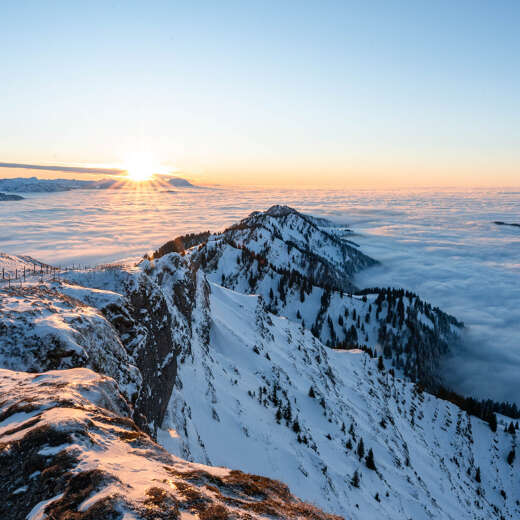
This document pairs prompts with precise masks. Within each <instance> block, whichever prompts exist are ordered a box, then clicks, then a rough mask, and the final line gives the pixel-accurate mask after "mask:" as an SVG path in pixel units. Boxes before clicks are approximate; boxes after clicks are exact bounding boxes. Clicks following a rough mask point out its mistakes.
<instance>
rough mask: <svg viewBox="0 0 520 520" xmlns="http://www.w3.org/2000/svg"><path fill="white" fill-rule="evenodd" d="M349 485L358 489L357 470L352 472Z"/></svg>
mask: <svg viewBox="0 0 520 520" xmlns="http://www.w3.org/2000/svg"><path fill="white" fill-rule="evenodd" d="M350 483H351V484H352V485H353V486H354V487H356V488H358V487H359V473H358V470H357V469H356V471H354V475H352V479H351V480H350Z"/></svg>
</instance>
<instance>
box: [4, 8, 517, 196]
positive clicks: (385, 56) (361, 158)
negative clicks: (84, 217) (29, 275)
mask: <svg viewBox="0 0 520 520" xmlns="http://www.w3.org/2000/svg"><path fill="white" fill-rule="evenodd" d="M1 20H2V26H1V31H0V63H1V71H2V76H1V81H0V114H1V125H0V161H5V162H23V163H37V164H53V163H59V164H74V165H76V164H88V165H91V164H102V165H109V166H111V165H114V166H119V165H121V164H123V165H124V164H125V161H126V160H127V157H129V156H130V157H131V155H132V153H134V152H135V151H136V150H138V151H141V150H142V151H143V153H145V154H147V156H151V157H153V158H154V161H156V162H157V163H161V164H163V165H167V166H168V167H171V168H173V167H175V168H178V169H179V170H180V171H181V172H184V173H186V174H187V175H189V176H194V177H196V178H200V179H202V180H210V181H214V182H238V183H248V182H251V183H255V184H257V183H258V182H265V183H285V184H291V183H293V182H294V181H295V179H300V180H302V182H303V184H306V185H307V184H309V185H319V184H320V183H321V182H324V183H326V184H329V185H330V184H338V185H342V186H345V185H356V186H360V185H370V186H373V185H396V186H399V185H442V184H456V185H492V184H502V185H518V184H520V101H519V98H520V35H519V32H520V29H519V28H520V2H518V1H500V0H497V1H491V0H489V1H465V0H452V1H411V0H410V1H407V2H405V1H391V0H387V1H368V0H367V1H359V2H349V1H346V0H345V1H342V2H332V1H313V2H310V1H309V2H303V1H301V2H297V1H294V2H291V1H277V2H265V1H264V2H247V1H243V2H228V1H219V2H217V1H212V2H185V1H183V2H173V1H172V2H153V1H151V2H144V1H143V2H110V1H108V0H107V1H103V2H94V1H88V2H52V1H34V2H29V1H6V0H4V1H3V2H2V4H1ZM20 172H21V170H18V171H13V172H10V174H13V175H14V174H16V175H20ZM4 174H9V172H7V171H5V170H0V176H4Z"/></svg>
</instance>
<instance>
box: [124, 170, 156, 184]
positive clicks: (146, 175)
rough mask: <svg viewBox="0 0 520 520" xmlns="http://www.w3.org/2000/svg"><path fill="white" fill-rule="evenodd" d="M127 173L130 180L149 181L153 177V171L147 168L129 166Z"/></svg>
mask: <svg viewBox="0 0 520 520" xmlns="http://www.w3.org/2000/svg"><path fill="white" fill-rule="evenodd" d="M127 175H128V178H129V179H130V180H131V181H134V182H143V181H149V180H150V179H151V178H152V177H153V172H152V171H151V170H150V169H149V168H148V169H146V168H144V169H143V168H129V169H128V170H127Z"/></svg>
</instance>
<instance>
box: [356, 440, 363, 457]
mask: <svg viewBox="0 0 520 520" xmlns="http://www.w3.org/2000/svg"><path fill="white" fill-rule="evenodd" d="M357 455H358V457H359V460H361V459H362V458H363V456H364V455H365V445H364V443H363V438H361V439H359V443H358V447H357Z"/></svg>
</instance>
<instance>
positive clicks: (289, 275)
mask: <svg viewBox="0 0 520 520" xmlns="http://www.w3.org/2000/svg"><path fill="white" fill-rule="evenodd" d="M351 235H352V232H351V230H350V229H349V228H348V227H347V226H345V225H337V224H334V223H332V222H329V221H327V220H325V219H317V218H315V217H313V216H310V215H305V214H302V213H300V212H299V211H296V210H295V209H293V208H290V207H287V206H273V207H272V208H270V209H268V210H267V211H263V212H254V213H252V214H251V215H249V216H248V217H246V218H245V219H243V220H241V221H240V222H238V223H237V224H235V225H233V226H231V227H229V228H227V229H225V230H224V231H222V232H219V233H211V232H209V231H204V232H201V233H195V234H190V235H185V236H182V237H177V238H176V239H174V240H172V241H170V242H167V243H166V244H164V245H163V246H162V247H161V248H159V249H158V250H157V251H156V252H155V253H154V254H153V255H150V256H146V257H145V258H143V260H142V261H141V262H140V263H139V264H138V265H134V266H108V267H100V268H97V269H89V270H70V271H65V272H62V273H60V275H59V276H58V277H55V276H53V277H52V278H51V277H48V278H47V281H44V282H43V283H42V282H41V279H42V278H44V276H43V275H42V274H40V275H39V276H38V273H37V271H38V265H36V266H35V262H36V261H35V260H34V259H32V258H30V257H14V256H9V255H2V256H0V266H1V265H5V266H7V267H8V268H9V269H10V270H11V271H12V269H13V268H14V269H18V270H20V268H23V267H24V266H25V267H26V269H28V270H29V271H30V269H31V267H32V270H33V272H34V271H36V273H37V274H36V276H35V277H34V278H35V280H34V281H33V282H31V281H30V280H29V281H28V282H27V283H26V284H25V285H22V284H19V283H14V284H11V287H10V288H9V287H5V284H4V288H3V289H1V288H0V369H1V370H0V392H1V393H2V395H3V396H4V397H3V398H2V399H0V448H1V449H0V492H1V493H2V501H0V516H2V515H3V517H5V518H13V519H20V520H21V519H24V518H31V519H35V518H41V519H43V518H114V519H115V518H117V519H123V518H125V519H126V518H132V519H139V520H149V519H151V518H154V519H155V518H158V519H167V518H168V519H170V518H171V519H176V520H177V519H178V520H182V519H188V518H199V519H202V520H210V519H222V520H226V519H235V518H237V519H238V518H243V519H246V518H249V519H254V520H257V519H267V518H270V519H280V520H281V519H294V520H296V519H308V520H311V519H313V520H321V519H327V520H332V519H333V518H334V519H335V520H337V519H338V518H339V517H334V516H332V515H327V514H325V513H322V512H321V511H320V510H318V509H317V508H316V507H314V506H311V505H309V504H305V503H303V502H300V501H299V500H297V499H296V498H295V497H294V496H293V495H291V494H290V492H289V490H288V488H287V487H286V485H288V486H289V487H290V489H291V492H292V493H294V494H295V495H297V496H299V497H301V498H303V499H304V500H307V501H309V502H311V503H312V504H315V506H317V507H319V508H322V509H323V510H326V511H331V512H333V513H334V514H336V515H342V517H344V518H345V519H349V520H350V519H353V520H371V519H375V518H382V519H388V520H394V519H395V520H402V519H409V518H413V519H438V520H444V519H448V520H459V519H463V520H470V519H471V520H475V519H488V518H492V519H496V520H501V519H507V520H514V519H518V518H520V486H519V479H518V475H519V474H520V457H517V456H516V449H517V438H518V435H520V430H519V427H518V422H517V421H518V418H519V417H520V413H519V412H518V409H517V408H516V406H509V407H508V406H507V405H505V404H502V405H501V404H498V403H492V402H491V401H483V402H478V401H475V400H471V399H469V400H468V399H464V398H462V397H461V396H457V395H456V394H454V393H452V392H450V391H449V390H446V389H444V388H443V387H442V374H441V373H439V370H438V369H439V360H440V359H441V358H442V356H444V355H445V354H446V353H447V352H448V351H449V350H450V349H455V348H457V343H458V341H459V337H460V334H461V332H462V331H463V329H464V325H463V324H462V323H461V322H459V321H458V320H457V319H456V318H455V317H453V316H450V315H448V314H446V313H445V312H443V311H442V310H440V309H438V308H436V307H433V306H431V305H430V304H428V303H427V302H425V301H423V300H422V299H421V298H419V297H418V296H417V295H416V294H413V293H411V292H409V291H405V290H400V289H392V288H383V287H375V288H371V289H365V290H359V288H357V287H356V285H355V283H354V275H355V274H356V273H357V272H359V271H361V270H364V269H368V268H370V267H371V266H373V265H376V264H377V261H376V260H375V259H372V258H370V257H369V256H367V255H366V254H365V253H363V252H362V251H361V250H360V249H359V247H357V246H356V245H355V244H353V242H352V241H350V237H351ZM42 271H43V272H45V270H44V269H43V268H40V273H41V272H42ZM38 278H40V280H38ZM507 414H509V416H508V415H507ZM154 441H156V442H157V444H156V442H154ZM226 468H235V470H229V469H226ZM236 470H239V471H236ZM258 475H262V476H258ZM266 477H268V478H266ZM270 479H276V480H270ZM280 481H282V482H283V484H282V483H281V482H280Z"/></svg>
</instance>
